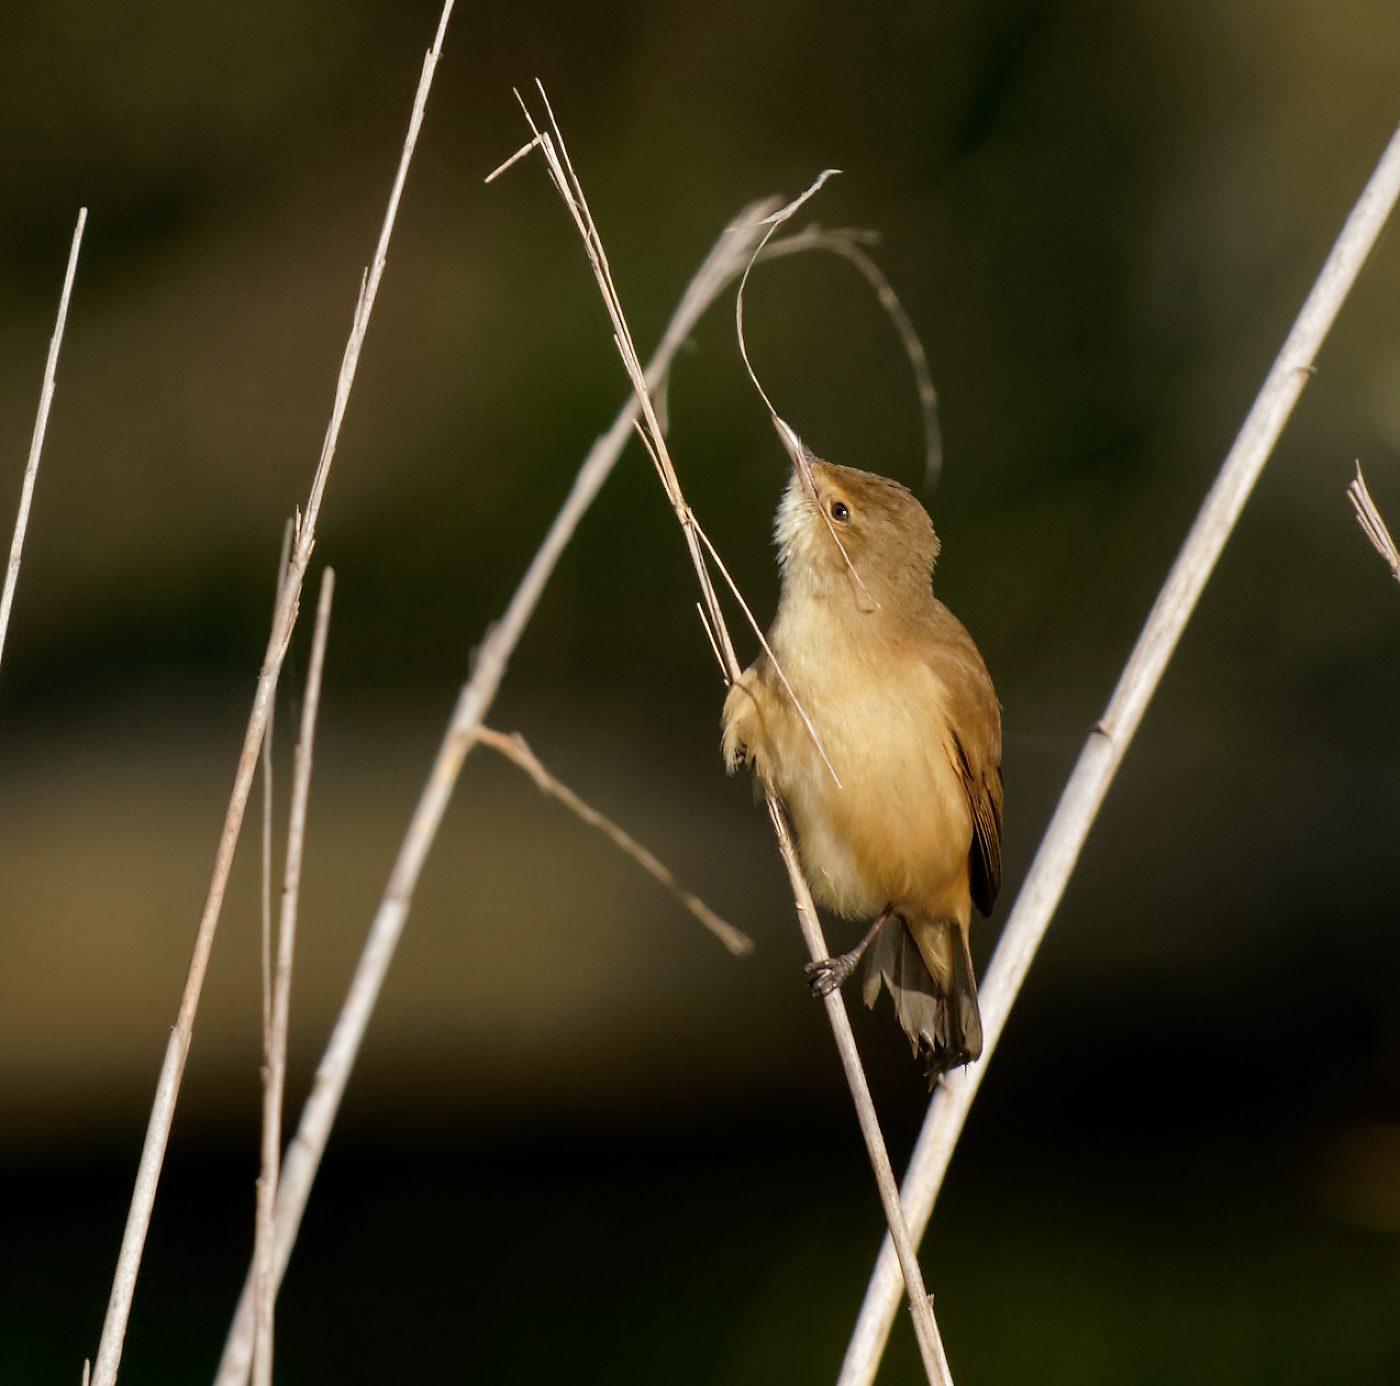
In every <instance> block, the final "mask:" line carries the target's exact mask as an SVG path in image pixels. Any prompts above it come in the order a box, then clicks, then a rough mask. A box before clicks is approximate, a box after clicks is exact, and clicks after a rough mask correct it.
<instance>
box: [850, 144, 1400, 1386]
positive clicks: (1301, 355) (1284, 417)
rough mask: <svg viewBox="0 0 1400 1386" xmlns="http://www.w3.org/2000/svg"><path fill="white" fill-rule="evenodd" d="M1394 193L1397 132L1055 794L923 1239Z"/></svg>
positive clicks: (916, 1217) (862, 1327) (935, 1108)
mask: <svg viewBox="0 0 1400 1386" xmlns="http://www.w3.org/2000/svg"><path fill="white" fill-rule="evenodd" d="M1397 196H1400V129H1397V131H1396V132H1395V134H1394V135H1393V136H1392V138H1391V141H1390V144H1389V145H1388V146H1387V148H1386V151H1385V153H1384V154H1383V155H1382V157H1381V161H1380V163H1379V164H1378V165H1377V167H1376V170H1375V172H1374V173H1373V174H1372V175H1371V179H1370V181H1369V182H1368V183H1367V185H1366V187H1365V189H1364V190H1363V191H1362V194H1361V197H1360V198H1359V199H1358V201H1357V203H1356V205H1355V207H1353V208H1352V211H1351V215H1350V216H1349V217H1348V218H1347V222H1346V225H1345V226H1344V227H1343V228H1342V231H1341V234H1340V236H1338V238H1337V241H1336V244H1335V245H1333V247H1332V252H1331V254H1330V255H1329V256H1328V257H1327V262H1326V264H1324V265H1323V267H1322V271H1321V273H1320V274H1319V275H1318V278H1317V282H1316V283H1315V284H1314V285H1313V287H1312V291H1311V292H1310V293H1309V294H1308V297H1307V301H1306V302H1305V303H1304V304H1303V307H1302V310H1301V311H1300V312H1299V314H1298V318H1297V320H1296V321H1295V322H1294V324H1293V327H1292V329H1291V331H1290V332H1289V334H1288V336H1287V338H1286V339H1285V341H1284V343H1283V346H1282V348H1281V349H1280V351H1279V354H1278V357H1277V358H1276V359H1275V361H1274V364H1273V367H1272V369H1271V370H1270V371H1269V374H1268V376H1267V377H1266V379H1265V381H1264V384H1263V386H1262V388H1261V389H1260V391H1259V394H1258V396H1257V397H1256V398H1255V401H1254V405H1253V407H1252V408H1251V409H1250V411H1249V415H1248V417H1247V418H1246V419H1245V421H1244V424H1243V426H1242V427H1241V429H1240V432H1239V436H1238V437H1237V438H1236V439H1235V442H1234V445H1233V446H1232V447H1231V449H1230V452H1229V454H1228V455H1227V456H1226V458H1225V461H1224V463H1223V464H1222V465H1221V468H1220V472H1219V474H1218V475H1217V476H1216V479H1215V483H1214V484H1213V485H1212V487H1211V489H1210V492H1209V494H1208V495H1207V496H1206V498H1205V501H1204V502H1203V504H1202V506H1201V509H1200V511H1199V513H1198V514H1197V516H1196V521H1195V523H1194V524H1193V525H1192V527H1191V532H1190V533H1189V534H1188V535H1187V537H1186V541H1185V543H1184V544H1183V545H1182V547H1181V551H1180V552H1179V553H1178V555H1177V558H1176V561H1175V563H1173V565H1172V569H1171V572H1170V573H1169V574H1168V575H1167V580H1166V582H1165V583H1164V585H1163V587H1162V590H1161V592H1160V593H1159V594H1158V597H1157V600H1156V602H1155V604H1154V605H1153V607H1152V611H1151V613H1150V614H1149V615H1148V618H1147V623H1146V624H1145V625H1144V626H1143V629H1142V634H1141V635H1140V636H1139V637H1138V641H1137V644H1136V645H1135V646H1134V648H1133V652H1132V655H1131V656H1130V657H1129V659H1128V663H1127V666H1126V668H1125V669H1124V670H1123V674H1122V676H1121V678H1120V679H1119V681H1118V686H1117V688H1116V689H1115V690H1114V693H1113V697H1112V699H1111V700H1110V701H1109V705H1108V710H1107V711H1106V712H1105V713H1104V717H1103V720H1102V721H1101V722H1100V723H1099V724H1098V726H1097V727H1095V728H1094V730H1093V732H1091V733H1090V736H1089V739H1088V741H1087V743H1086V744H1085V746H1084V750H1083V752H1082V753H1081V754H1080V757H1079V762H1078V764H1077V765H1076V766H1075V768H1074V773H1073V774H1072V775H1071V776H1070V780H1069V783H1068V784H1067V785H1066V786H1065V791H1064V793H1063V794H1062V795H1061V797H1060V802H1059V805H1058V807H1057V808H1056V810H1055V816H1054V817H1053V818H1052V819H1051V821H1050V826H1049V828H1048V829H1046V833H1045V836H1044V838H1043V839H1042V841H1041V844H1040V848H1039V850H1038V851H1037V852H1036V855H1035V860H1034V861H1033V862H1032V863H1031V868H1030V872H1029V874H1028V875H1027V877H1026V883H1025V885H1024V886H1023V887H1022V888H1021V893H1020V896H1019V897H1018V899H1017V901H1016V905H1015V908H1014V909H1013V910H1012V911H1011V915H1010V918H1009V919H1008V920H1007V922H1006V927H1005V929H1004V930H1003V931H1002V936H1001V941H1000V942H999V943H998V944H997V950H996V953H995V955H994V956H993V958H992V962H991V966H990V967H989V968H988V969H987V976H986V979H985V981H984V983H983V986H982V996H981V1000H982V1027H983V1049H982V1059H981V1061H980V1062H979V1063H976V1064H974V1065H972V1066H971V1067H969V1068H965V1069H963V1070H961V1071H960V1072H959V1073H957V1074H951V1075H946V1076H945V1077H944V1079H943V1082H942V1085H941V1086H940V1087H939V1090H938V1091H937V1092H936V1093H935V1094H934V1097H933V1101H932V1102H931V1104H930V1106H929V1112H928V1117H927V1118H926V1120H925V1122H924V1126H923V1130H922V1131H921V1133H920V1135H919V1140H918V1143H917V1145H916V1146H915V1149H914V1155H913V1158H912V1159H911V1161H910V1165H909V1172H908V1174H907V1175H906V1176H905V1180H904V1186H903V1191H902V1196H903V1204H904V1209H905V1213H906V1215H907V1217H908V1219H909V1225H910V1227H911V1228H913V1229H914V1232H915V1235H916V1236H919V1237H921V1236H922V1235H923V1232H924V1229H925V1228H926V1227H927V1226H928V1220H929V1217H930V1216H931V1214H932V1212H933V1204H934V1200H935V1199H936V1198H937V1196H938V1191H939V1189H940V1188H941V1186H942V1182H943V1176H944V1174H945V1173H946V1171H947V1168H948V1162H949V1161H950V1160H951V1159H952V1155H953V1149H954V1147H955V1146H956V1145H957V1141H958V1137H959V1135H960V1134H961V1132H962V1128H963V1124H964V1122H965V1121H966V1120H967V1113H968V1110H969V1108H970V1107H971V1106H972V1101H973V1099H974V1098H975V1097H976V1095H977V1089H978V1088H979V1086H980V1085H981V1082H982V1078H983V1076H984V1075H985V1073H986V1071H987V1063H988V1061H989V1060H990V1058H991V1056H992V1052H993V1051H994V1050H995V1048H996V1045H997V1041H998V1040H999V1039H1000V1038H1001V1033H1002V1030H1003V1029H1004V1027H1005V1025H1006V1020H1007V1017H1008V1015H1009V1014H1010V1011H1011V1007H1012V1006H1013V1005H1014V1004H1015V1000H1016V997H1017V995H1018V993H1019V992H1020V989H1021V984H1022V983H1023V982H1024V981H1025V978H1026V974H1027V972H1028V971H1029V970H1030V965H1031V961H1032V959H1033V958H1034V957H1035V953H1036V950H1037V949H1038V948H1039V946H1040V942H1041V940H1042V939H1043V938H1044V936H1045V931H1046V929H1047V928H1049V925H1050V920H1051V918H1052V917H1053V915H1054V911H1055V908H1056V906H1057V905H1058V904H1059V901H1060V897H1061V895H1062V894H1063V893H1064V888H1065V885H1066V884H1067V883H1068V881H1069V877H1070V873H1071V872H1072V871H1073V870H1074V865H1075V862H1076V861H1077V860H1078V858H1079V853H1080V850H1081V849H1082V848H1083V845H1084V840H1085V838H1086V837H1087V836H1088V833H1089V828H1090V826H1091V824H1092V823H1093V821H1094V819H1095V817H1096V816H1097V814H1098V811H1099V807H1100V805H1101V804H1102V803H1103V798H1104V795H1105V794H1106V793H1107V791H1108V786H1109V784H1110V783H1111V782H1112V780H1113V776H1114V775H1115V774H1116V773H1117V770H1118V766H1119V765H1120V764H1121V762H1122V759H1123V755H1124V753H1125V752H1126V751H1127V749H1128V746H1129V744H1130V743H1131V741H1132V739H1133V735H1134V733H1135V732H1136V731H1137V729H1138V726H1139V724H1140V723H1141V721H1142V717H1143V714H1144V713H1145V712H1146V710H1147V705H1148V703H1149V702H1150V701H1151V700H1152V695H1153V694H1154V693H1155V692H1156V689H1157V685H1158V683H1159V682H1160V681H1161V677H1162V673H1163V671H1164V670H1165V669H1166V666H1167V662H1168V661H1169V660H1170V659H1171V656H1172V652H1173V651H1174V650H1175V649H1176V645H1177V641H1178V640H1180V638H1181V633H1182V631H1184V630H1185V628H1186V624H1187V622H1188V621H1189V620H1190V618H1191V613H1192V612H1193V611H1194V610H1195V607H1196V602H1197V601H1198V600H1199V598H1200V595H1201V592H1202V590H1203V589H1204V588H1205V585H1206V580H1207V578H1209V576H1210V574H1211V572H1212V570H1213V569H1214V567H1215V564H1216V561H1217V560H1218V559H1219V557H1220V554H1221V551H1222V550H1223V549H1224V547H1225V541H1226V540H1227V539H1228V538H1229V536H1230V533H1231V531H1232V530H1233V529H1234V527H1235V523H1236V521H1237V520H1238V519H1239V516H1240V512H1241V510H1243V508H1244V503H1245V500H1246V499H1247V497H1248V496H1249V493H1250V491H1251V490H1252V489H1253V487H1254V483H1255V482H1256V481H1257V480H1258V477H1259V474H1260V472H1262V471H1263V469H1264V464H1265V463H1266V462H1267V461H1268V460H1269V457H1270V455H1271V454H1272V452H1273V449H1274V445H1275V443H1277V441H1278V438H1279V434H1280V433H1282V431H1283V427H1284V424H1285V423H1287V421H1288V418H1289V416H1290V414H1291V413H1292V412H1293V406H1294V405H1295V404H1296V403H1297V400H1298V396H1299V395H1300V394H1301V393H1302V390H1303V386H1304V385H1305V384H1306V383H1307V381H1308V379H1309V378H1310V376H1311V374H1312V368H1313V360H1314V358H1315V357H1316V355H1317V353H1318V350H1319V348H1320V347H1321V346H1322V343H1323V341H1324V339H1325V338H1326V336H1327V332H1328V330H1329V329H1330V328H1331V326H1332V323H1333V321H1334V320H1335V319H1336V316H1337V313H1338V311H1339V310H1340V308H1341V306H1342V304H1343V302H1344V301H1345V300H1346V296H1347V294H1348V292H1349V291H1350V289H1351V286H1352V285H1353V284H1354V283H1355V282H1356V277H1357V275H1358V274H1359V273H1360V272H1361V267H1362V265H1363V264H1365V262H1366V258H1367V256H1368V255H1369V254H1370V253H1371V249H1372V247H1373V246H1374V245H1375V244H1376V240H1377V238H1378V237H1379V235H1380V233H1381V229H1382V228H1383V227H1384V226H1385V224H1386V221H1387V220H1388V218H1389V217H1390V214H1391V211H1392V210H1393V208H1394V206H1395V202H1396V198H1397ZM898 1275H899V1271H898V1264H897V1261H896V1258H895V1257H894V1255H893V1253H892V1251H891V1249H890V1246H889V1244H888V1243H886V1245H885V1246H884V1247H882V1248H881V1251H880V1256H879V1259H878V1261H877V1262H876V1266H875V1270H874V1273H873V1274H872V1276H871V1279H870V1285H869V1288H868V1289H867V1290H866V1295H865V1302H864V1304H863V1305H862V1307H861V1312H860V1317H859V1319H858V1321H857V1323H856V1326H855V1330H854V1332H853V1333H852V1336H851V1341H850V1344H849V1346H848V1348H847V1351H846V1360H845V1363H844V1365H843V1367H842V1369H841V1376H840V1386H868V1383H869V1382H871V1381H873V1380H874V1377H875V1372H876V1370H877V1369H878V1367H879V1363H880V1357H881V1355H882V1354H883V1352H884V1347H885V1342H886V1339H887V1338H888V1335H889V1329H890V1324H891V1323H892V1322H893V1320H894V1306H895V1304H896V1303H897V1302H898V1296H899V1280H898Z"/></svg>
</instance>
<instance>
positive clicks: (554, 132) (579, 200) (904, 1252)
mask: <svg viewBox="0 0 1400 1386" xmlns="http://www.w3.org/2000/svg"><path fill="white" fill-rule="evenodd" d="M539 91H540V97H541V100H542V101H543V102H544V105H545V109H546V112H547V114H548V118H549V126H550V128H549V130H548V131H547V132H546V131H542V130H541V129H540V127H539V126H538V125H537V124H536V123H535V121H534V119H533V117H532V116H531V115H530V112H529V110H528V109H526V110H525V117H526V120H527V121H529V123H530V127H531V133H532V134H533V135H534V137H535V139H536V140H537V141H538V143H539V147H540V149H541V152H542V153H543V154H544V156H545V161H546V164H547V166H548V168H549V173H550V177H551V178H552V179H553V181H554V184H555V187H556V188H557V190H558V191H559V194H560V196H561V197H562V198H563V200H564V203H565V205H566V206H567V207H568V209H569V212H570V214H571V215H572V217H573V219H574V224H575V226H576V227H577V228H578V231H579V234H580V236H581V238H582V240H583V243H584V247H585V249H586V250H587V253H588V259H589V263H590V264H591V265H592V267H593V272H594V277H595V279H596V280H597V283H598V288H599V291H600V293H601V295H602V298H603V302H604V305H605V307H606V308H607V312H608V316H609V318H610V320H611V322H612V325H613V334H614V341H615V343H616V345H617V348H618V352H619V354H620V355H621V357H622V361H623V366H624V368H625V369H626V371H627V374H628V378H629V379H630V380H631V381H632V387H633V389H634V391H635V392H636V393H637V396H638V402H639V404H640V406H641V415H642V419H643V420H644V421H645V425H646V431H647V434H648V441H649V443H650V451H651V452H652V456H653V460H654V462H655V463H656V466H657V471H658V473H659V474H660V477H661V481H662V485H663V487H664V488H665V490H666V494H667V497H668V499H669V500H670V501H671V505H672V509H673V510H674V511H675V514H676V518H677V520H678V521H679V523H680V526H681V530H682V533H683V535H684V537H685V541H686V546H687V549H688V550H689V552H690V557H691V562H692V565H693V567H694V568H695V572H696V577H697V579H698V581H699V583H700V587H701V592H702V595H704V596H705V598H706V605H707V607H708V608H709V610H708V614H709V617H710V620H711V623H712V625H713V628H714V633H715V636H716V638H717V640H718V642H719V645H720V648H721V650H722V652H723V654H724V659H725V665H726V668H727V670H728V674H729V678H730V680H731V681H732V680H734V679H736V678H737V677H738V676H739V674H740V672H741V671H740V668H739V663H738V660H737V658H736V656H735V654H734V646H733V641H732V639H731V638H730V635H729V630H728V627H727V625H726V623H725V620H724V614H723V611H722V610H721V609H720V606H719V603H718V601H717V600H715V599H714V595H713V588H712V586H711V584H710V581H709V575H708V572H707V570H706V565H705V560H704V554H703V551H702V548H701V541H700V538H699V533H698V527H697V525H696V523H695V518H694V515H693V514H692V512H691V510H690V507H689V505H688V504H687V503H686V500H685V496H684V494H683V492H682V490H681V485H680V481H679V478H678V477H677V475H676V471H675V467H674V466H673V464H672V462H671V458H670V454H669V452H668V449H667V446H666V439H665V436H664V434H663V433H662V431H661V429H660V427H659V425H658V423H657V419H656V413H655V409H654V407H653V405H652V403H651V400H650V397H649V395H648V391H647V385H646V381H645V379H644V377H643V372H642V370H641V366H640V363H639V362H638V360H637V356H636V352H635V349H634V348H633V346H632V337H631V333H630V331H629V330H628V327H627V322H626V319H625V317H624V315H623V312H622V304H621V301H620V299H619V297H618V293H617V289H616V287H615V285H614V283H613V278H612V272H611V270H610V268H609V266H608V260H607V254H606V252H605V251H604V249H603V244H602V240H601V238H600V237H599V235H598V230H597V226H596V225H595V223H594V221H593V216H592V213H591V212H590V211H589V208H588V202H587V199H586V198H585V197H584V195H583V189H582V187H581V186H580V184H579V180H578V177H577V175H576V174H575V173H574V170H573V166H572V164H571V162H570V160H569V156H568V150H567V147H566V146H565V144H564V141H563V138H562V136H561V134H560V130H559V124H558V122H557V121H556V120H555V118H554V113H553V111H552V110H551V109H550V108H549V100H548V97H547V96H545V93H544V88H543V87H542V86H540V87H539ZM521 105H522V108H524V102H522V103H521ZM822 181H823V179H818V181H817V183H816V184H815V185H814V186H813V188H812V189H809V191H808V194H807V195H808V196H809V195H810V194H811V192H814V191H815V190H816V187H819V186H820V184H821V182H822ZM804 200H805V197H804V198H801V199H798V202H797V203H796V204H789V207H788V208H786V209H784V210H783V211H781V212H778V213H775V214H773V216H772V217H770V218H768V219H767V220H768V222H769V223H770V225H769V230H768V233H767V234H768V235H771V234H772V231H773V230H774V229H775V226H774V225H773V224H772V223H774V219H775V218H776V219H777V220H778V221H781V220H783V219H784V218H785V216H786V215H790V214H791V212H792V210H795V207H796V206H797V205H800V203H801V202H802V201H804ZM766 238H767V237H766V236H765V238H764V239H765V240H766ZM761 244H762V242H760V245H761ZM745 273H747V269H746V271H745ZM741 284H742V280H741ZM755 384H757V382H756V381H755ZM760 392H761V391H760ZM770 408H771V406H770ZM775 417H776V416H775ZM768 808H769V813H770V815H771V816H772V819H773V825H774V829H775V831H776V833H777V836H778V844H779V848H780V850H781V852H782V855H783V860H784V863H785V865H786V866H787V870H788V877H789V880H790V881H791V883H792V887H793V898H794V902H795V904H796V907H797V915H798V921H799V924H800V927H801V929H802V933H803V937H804V939H805V940H806V942H807V946H808V949H809V951H810V953H811V955H812V959H813V961H820V960H822V959H824V958H826V957H827V956H829V953H828V950H827V947H826V941H825V939H824V938H823V937H822V933H821V926H820V924H819V922H818V920H817V914H816V910H815V909H814V908H813V905H812V900H811V895H810V892H809V891H808V889H807V883H806V880H805V879H804V877H803V875H802V869H801V867H800V865H799V864H798V860H797V854H796V851H795V849H794V846H793V843H792V839H791V836H790V834H789V833H788V831H787V826H786V823H785V821H784V819H783V815H782V811H781V809H780V808H779V806H778V804H777V802H776V801H775V800H774V799H773V797H772V796H771V795H770V796H769V797H768ZM825 1005H826V1011H827V1017H828V1019H829V1020H830V1022H831V1026H832V1032H833V1034H834V1036H835V1039H836V1045H837V1049H838V1051H839V1052H840V1055H841V1063H842V1066H843V1068H844V1069H845V1073H846V1078H847V1081H848V1083H849V1084H850V1088H851V1095H852V1098H853V1100H854V1103H855V1107H856V1115H857V1119H858V1121H859V1123H860V1128H861V1134H862V1135H863V1136H864V1138H865V1142H866V1149H867V1151H868V1153H869V1156H870V1161H871V1165H872V1168H873V1169H874V1171H875V1177H876V1183H877V1185H878V1186H879V1190H880V1197H881V1201H882V1203H883V1204H884V1207H885V1216H886V1221H887V1222H888V1224H889V1227H890V1233H891V1236H892V1237H893V1239H894V1244H895V1246H896V1248H897V1249H898V1250H899V1252H900V1266H901V1269H902V1271H903V1274H904V1280H905V1284H906V1286H907V1288H908V1292H909V1304H910V1309H911V1311H912V1315H913V1319H914V1331H915V1336H916V1337H917V1339H918V1343H919V1349H920V1353H921V1356H922V1358H923V1363H924V1370H925V1373H926V1375H927V1376H928V1379H929V1380H930V1381H931V1382H937V1383H940V1386H942V1384H943V1383H950V1382H951V1375H950V1373H949V1370H948V1363H947V1358H946V1356H945V1355H944V1352H943V1344H942V1341H941V1339H940V1337H939V1334H938V1326H937V1323H936V1321H935V1319H934V1315H933V1305H932V1302H931V1300H930V1297H929V1295H928V1294H927V1293H926V1292H925V1290H924V1286H923V1276H922V1273H921V1271H920V1269H919V1264H918V1259H917V1257H916V1255H915V1253H914V1248H913V1243H912V1240H911V1238H910V1237H909V1234H908V1230H907V1229H906V1227H905V1225H904V1217H903V1213H902V1211H901V1209H900V1204H899V1190H898V1188H897V1186H896V1184H895V1180H894V1172H893V1170H892V1168H891V1167H890V1162H889V1155H888V1153H887V1151H886V1149H885V1142H884V1137H883V1135H882V1133H881V1131H880V1126H879V1121H878V1119H877V1118H876V1114H875V1107H874V1103H873V1101H872V1100H871V1097H870V1090H869V1086H868V1084H867V1082H866V1078H865V1072H864V1069H863V1068H862V1066H861V1061H860V1055H859V1053H858V1052H857V1050H856V1046H855V1039H854V1036H853V1035H852V1033H851V1029H850V1022H849V1019H848V1017H847V1015H846V1007H845V1002H844V1001H843V1000H842V998H841V995H840V992H839V991H834V992H832V993H831V994H830V995H829V996H828V997H826V998H825Z"/></svg>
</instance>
